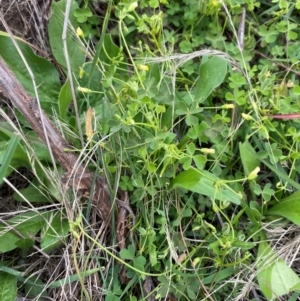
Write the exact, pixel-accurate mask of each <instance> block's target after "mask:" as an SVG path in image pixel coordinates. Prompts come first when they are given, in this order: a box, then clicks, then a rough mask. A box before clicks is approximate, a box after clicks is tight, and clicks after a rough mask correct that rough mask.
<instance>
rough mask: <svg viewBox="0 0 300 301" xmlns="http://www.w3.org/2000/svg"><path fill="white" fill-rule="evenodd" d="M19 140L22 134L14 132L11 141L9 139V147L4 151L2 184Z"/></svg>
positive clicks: (0, 180)
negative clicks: (18, 134)
mask: <svg viewBox="0 0 300 301" xmlns="http://www.w3.org/2000/svg"><path fill="white" fill-rule="evenodd" d="M19 141H20V136H17V135H16V134H13V136H12V137H11V138H10V141H9V143H8V146H7V149H6V151H5V153H4V157H3V160H2V164H1V167H0V184H1V183H2V181H3V178H4V177H5V175H6V172H7V169H8V167H9V164H10V162H11V159H12V157H13V155H14V153H15V150H16V148H17V145H18V143H19Z"/></svg>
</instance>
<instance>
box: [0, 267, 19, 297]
mask: <svg viewBox="0 0 300 301" xmlns="http://www.w3.org/2000/svg"><path fill="white" fill-rule="evenodd" d="M16 297H17V277H16V276H13V275H10V274H7V273H5V272H0V300H1V301H15V300H16Z"/></svg>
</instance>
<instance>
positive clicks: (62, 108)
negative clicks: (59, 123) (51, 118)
mask: <svg viewBox="0 0 300 301" xmlns="http://www.w3.org/2000/svg"><path fill="white" fill-rule="evenodd" d="M71 101H72V93H71V88H70V82H69V81H68V80H67V81H66V82H65V83H64V85H63V86H62V88H61V90H60V92H59V97H58V107H59V116H60V118H61V119H62V120H66V116H67V112H68V108H69V105H70V103H71Z"/></svg>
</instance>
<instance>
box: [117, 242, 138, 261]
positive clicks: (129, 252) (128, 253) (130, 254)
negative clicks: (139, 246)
mask: <svg viewBox="0 0 300 301" xmlns="http://www.w3.org/2000/svg"><path fill="white" fill-rule="evenodd" d="M134 255H135V248H134V246H132V245H130V246H128V249H123V250H122V251H121V252H120V256H121V258H122V259H127V260H133V259H134Z"/></svg>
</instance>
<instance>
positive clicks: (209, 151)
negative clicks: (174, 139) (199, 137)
mask: <svg viewBox="0 0 300 301" xmlns="http://www.w3.org/2000/svg"><path fill="white" fill-rule="evenodd" d="M200 152H202V153H203V154H214V153H215V152H216V151H215V150H214V149H213V148H200Z"/></svg>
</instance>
